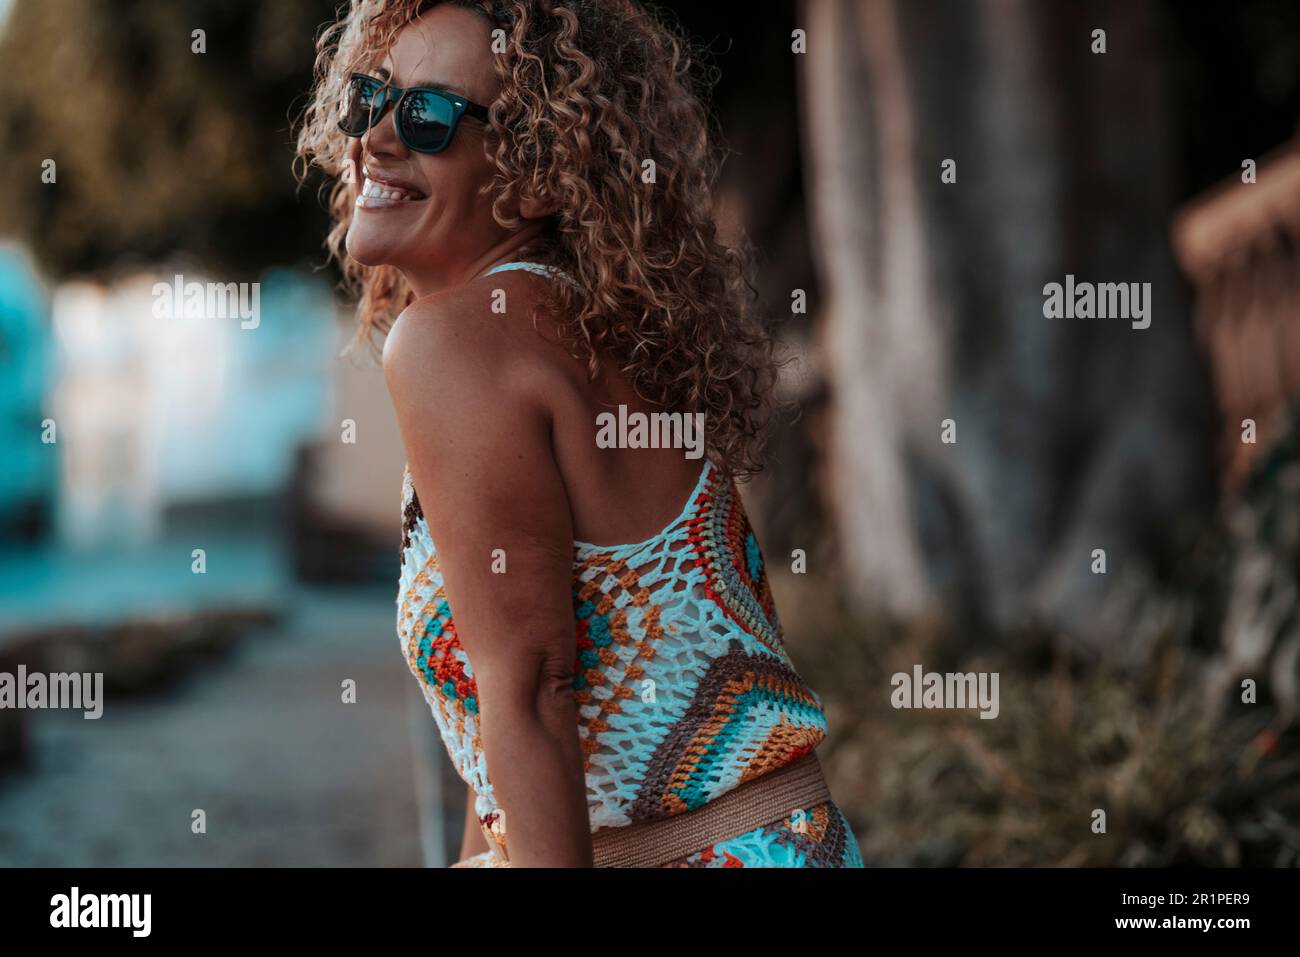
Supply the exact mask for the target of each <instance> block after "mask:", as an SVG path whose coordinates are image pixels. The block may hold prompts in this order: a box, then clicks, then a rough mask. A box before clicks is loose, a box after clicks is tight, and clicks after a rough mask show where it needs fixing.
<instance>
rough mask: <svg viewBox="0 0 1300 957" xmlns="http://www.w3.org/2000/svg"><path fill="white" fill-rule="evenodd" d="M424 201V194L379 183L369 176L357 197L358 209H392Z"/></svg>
mask: <svg viewBox="0 0 1300 957" xmlns="http://www.w3.org/2000/svg"><path fill="white" fill-rule="evenodd" d="M423 199H425V196H424V194H423V193H417V192H415V191H414V190H409V189H404V188H402V187H400V186H394V185H392V184H391V183H381V182H377V181H375V180H372V179H371V178H370V177H369V176H367V177H366V181H365V182H364V183H363V184H362V185H361V193H360V194H359V195H358V196H357V203H356V205H357V208H358V209H392V208H393V207H395V206H401V205H403V204H404V203H418V202H420V201H421V200H423Z"/></svg>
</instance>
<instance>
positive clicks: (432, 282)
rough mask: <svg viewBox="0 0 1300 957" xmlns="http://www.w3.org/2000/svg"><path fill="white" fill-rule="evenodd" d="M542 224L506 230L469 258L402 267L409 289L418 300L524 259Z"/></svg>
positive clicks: (536, 241)
mask: <svg viewBox="0 0 1300 957" xmlns="http://www.w3.org/2000/svg"><path fill="white" fill-rule="evenodd" d="M543 228H544V227H543V224H541V223H530V224H529V225H527V226H525V227H524V228H523V229H521V230H519V231H517V232H513V233H509V234H507V235H505V236H503V237H502V239H501V240H500V241H499V242H497V243H494V244H492V245H490V246H489V247H488V248H486V249H484V250H483V251H482V252H481V253H480V254H478V255H476V256H474V257H473V258H471V259H469V260H461V261H459V262H455V263H431V264H429V265H428V267H427V268H422V269H420V270H419V271H418V272H416V271H413V270H412V271H407V270H403V271H402V275H403V276H404V277H405V279H406V282H407V284H408V285H409V286H410V287H411V291H412V292H414V293H415V296H416V298H417V299H419V298H423V297H424V296H429V295H432V294H434V293H438V292H443V291H445V290H447V289H455V288H457V287H459V286H464V285H467V284H469V283H470V282H473V281H474V280H475V279H477V278H478V277H479V276H481V275H483V273H485V272H487V271H488V270H489V269H491V268H492V267H493V266H499V265H501V264H502V263H508V262H513V261H515V260H518V259H523V258H526V256H527V254H528V253H529V252H534V253H535V252H536V250H537V249H538V248H539V246H540V243H539V240H540V239H541V238H542V233H543Z"/></svg>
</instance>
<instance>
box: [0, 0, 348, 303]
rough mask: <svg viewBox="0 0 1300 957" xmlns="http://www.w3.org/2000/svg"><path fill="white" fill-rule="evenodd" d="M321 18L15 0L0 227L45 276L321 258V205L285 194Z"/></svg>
mask: <svg viewBox="0 0 1300 957" xmlns="http://www.w3.org/2000/svg"><path fill="white" fill-rule="evenodd" d="M332 12H333V3H332V2H331V0H275V2H274V3H228V2H222V0H181V2H160V0H117V2H114V3H104V2H101V0H16V2H15V3H14V5H13V8H12V9H11V11H10V13H9V16H8V19H7V21H6V22H5V24H4V26H3V32H2V33H0V63H3V64H4V67H5V69H4V70H3V71H2V72H0V144H3V149H0V175H3V178H4V181H5V182H6V183H8V184H9V192H8V195H7V197H6V202H5V203H4V204H2V205H0V235H11V236H16V237H17V238H19V239H21V240H22V241H24V242H26V243H27V244H28V245H29V246H30V247H31V249H32V250H33V252H34V254H35V256H36V258H37V260H38V262H39V264H40V266H41V267H42V268H43V270H44V271H46V272H47V273H49V274H51V275H52V276H54V277H56V278H57V277H62V276H66V275H69V274H83V273H95V272H100V271H103V270H107V269H111V268H113V267H114V266H116V265H118V264H119V262H121V261H122V260H123V259H125V260H127V261H128V262H129V260H131V259H132V258H135V259H138V260H140V261H144V262H157V261H165V260H167V259H170V258H172V257H173V256H174V255H175V254H176V253H177V252H183V253H188V254H190V255H192V256H194V257H197V258H199V259H200V260H202V261H203V262H204V263H205V265H207V266H209V267H210V268H214V269H221V270H226V271H233V272H234V273H237V274H244V273H248V272H253V271H256V272H260V271H261V270H262V269H264V268H265V267H266V266H269V265H276V264H284V265H291V264H295V263H297V262H300V261H301V260H303V259H304V258H307V259H310V260H311V261H313V262H320V261H322V260H323V258H324V257H323V254H322V253H321V238H322V236H323V235H324V229H325V219H324V213H323V211H322V209H321V206H320V204H319V203H318V202H317V200H316V195H315V191H314V190H313V189H310V188H304V190H303V191H302V193H301V195H298V194H297V191H296V188H295V183H294V179H293V175H292V169H291V161H292V145H291V136H290V124H291V109H293V108H295V107H298V106H301V104H302V102H303V100H302V97H303V96H304V95H305V93H306V91H307V89H308V87H309V85H310V70H311V63H312V59H313V55H314V51H313V40H314V38H315V36H316V33H317V31H318V29H319V27H320V26H321V24H323V23H324V22H325V21H327V20H328V19H330V17H331V16H332ZM196 29H202V30H204V31H206V52H204V53H194V52H191V44H192V42H193V41H192V39H191V32H192V31H193V30H196ZM46 159H53V160H54V161H55V162H56V164H57V181H56V182H55V183H54V184H45V183H43V182H42V180H41V172H42V162H43V161H44V160H46Z"/></svg>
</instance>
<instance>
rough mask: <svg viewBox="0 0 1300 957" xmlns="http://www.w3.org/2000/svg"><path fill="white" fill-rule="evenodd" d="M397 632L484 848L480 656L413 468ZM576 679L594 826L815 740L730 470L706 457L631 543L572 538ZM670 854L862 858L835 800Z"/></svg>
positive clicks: (772, 861) (714, 858)
mask: <svg viewBox="0 0 1300 957" xmlns="http://www.w3.org/2000/svg"><path fill="white" fill-rule="evenodd" d="M402 516H403V528H402V573H401V581H400V585H399V589H398V596H397V605H398V614H397V632H398V638H399V640H400V642H401V646H402V651H403V654H404V655H405V657H406V659H407V662H408V664H409V665H410V668H411V671H412V673H413V674H414V675H415V676H416V678H417V679H418V680H419V682H420V686H421V688H422V690H423V693H424V696H425V699H426V700H427V701H428V703H429V706H430V708H431V710H432V713H433V717H434V721H435V722H436V723H437V726H438V730H439V732H440V733H441V735H442V738H443V742H444V743H445V745H446V747H447V751H448V753H449V754H450V756H451V759H452V763H453V764H454V766H455V768H456V771H457V773H459V774H460V776H461V777H462V778H463V779H464V780H465V781H466V782H467V783H468V784H469V785H470V786H471V787H472V788H473V790H474V793H475V795H476V811H477V814H478V818H479V821H480V824H481V825H482V827H483V831H484V834H485V836H486V837H487V838H488V843H489V846H490V847H492V848H493V850H492V851H490V852H488V853H487V854H486V855H478V856H477V857H476V858H473V859H470V860H467V861H463V862H461V866H467V867H474V866H500V865H502V864H505V863H507V857H506V853H505V822H504V814H503V813H502V811H501V809H500V808H498V807H497V805H496V803H495V801H494V800H493V791H492V785H491V781H490V777H489V774H488V769H487V765H486V761H485V758H484V754H483V748H482V741H481V739H480V737H479V724H478V701H477V691H476V688H475V684H474V669H473V667H472V665H471V664H470V661H469V658H468V656H467V655H466V654H465V651H464V649H463V648H462V647H461V645H460V642H459V640H458V639H457V635H456V626H455V622H454V620H453V618H452V613H451V608H450V606H449V604H448V599H447V595H446V592H445V589H444V586H443V579H442V573H441V571H440V570H439V568H438V560H437V552H436V550H435V548H434V544H433V541H432V540H431V538H430V535H429V530H428V526H427V524H426V523H425V520H424V514H423V511H422V510H421V508H420V503H419V500H418V497H417V496H416V494H415V489H414V486H413V485H412V483H411V477H410V473H409V471H408V472H407V473H406V474H405V476H404V480H403V492H402ZM573 601H574V612H575V619H576V625H577V640H578V653H577V660H576V661H575V663H574V689H575V695H576V700H577V703H578V711H579V716H578V736H579V740H580V741H581V746H582V753H583V756H584V767H585V772H586V780H587V802H588V809H589V812H590V817H591V827H592V830H593V831H595V830H597V829H599V828H604V827H621V826H625V825H628V824H632V823H636V822H640V821H647V820H653V819H656V818H663V817H669V816H671V815H674V814H678V813H682V812H685V811H690V810H693V809H695V808H698V807H700V806H701V805H702V804H705V803H706V802H708V801H710V800H712V799H714V798H716V797H718V796H719V795H721V794H724V793H726V792H727V791H730V790H731V789H732V788H734V787H736V786H737V785H739V784H742V783H743V782H746V781H749V780H752V779H753V778H757V777H760V776H761V775H764V774H767V773H769V772H771V771H774V770H776V769H777V768H781V767H784V766H785V765H787V764H790V763H791V762H793V761H796V760H798V759H799V758H801V757H803V756H804V755H805V754H807V753H808V752H809V751H812V750H813V749H814V748H816V747H817V745H818V744H819V743H820V742H821V741H822V739H823V738H824V737H825V734H826V719H825V716H824V715H823V713H822V706H821V701H820V699H819V698H818V697H817V695H816V694H815V693H814V692H813V691H812V690H811V689H810V688H808V686H807V685H805V684H804V683H803V681H802V680H801V679H800V678H799V675H798V674H797V673H796V671H795V669H794V666H793V665H792V664H791V661H790V658H789V655H788V654H787V653H786V650H785V647H784V645H783V643H782V636H781V625H780V621H779V620H778V618H777V614H776V608H775V605H774V604H773V601H772V595H771V591H770V589H769V587H768V581H767V574H766V568H765V565H764V563H763V556H762V553H761V551H760V549H759V546H758V541H757V539H756V538H755V536H754V532H753V530H752V528H751V527H750V525H749V521H748V519H747V517H746V515H745V511H744V507H743V504H742V503H741V500H740V496H739V494H738V493H737V491H736V488H735V485H734V483H732V482H730V481H724V479H723V478H722V475H721V473H720V472H719V471H718V470H717V468H716V467H715V466H714V465H713V464H712V463H711V462H707V461H706V462H705V465H704V467H703V468H702V469H701V472H700V478H699V481H698V482H697V483H696V486H695V489H694V490H693V491H692V493H691V496H690V498H689V499H688V501H687V504H686V506H685V508H684V509H683V510H682V512H681V514H679V515H678V516H677V518H675V519H674V520H673V521H672V522H670V523H669V524H668V526H667V527H665V528H664V530H663V531H661V532H660V533H659V534H658V535H655V536H654V537H652V538H650V539H647V540H646V541H644V542H638V543H636V544H633V545H622V546H616V547H611V546H596V545H591V544H587V543H584V542H575V543H574V563H573ZM791 813H792V814H794V815H795V816H796V817H797V818H798V819H797V820H792V819H790V818H787V819H786V820H784V821H777V822H773V823H772V824H769V825H766V826H764V827H761V828H757V829H756V830H754V831H751V832H749V833H748V834H744V835H742V836H740V837H737V838H733V839H731V840H728V841H724V842H721V843H719V844H716V845H714V846H713V847H711V848H707V849H703V850H701V851H699V852H697V853H695V854H692V855H690V856H689V857H687V858H683V859H682V860H680V861H675V862H672V864H670V865H669V866H683V867H855V866H857V867H860V866H861V864H862V859H861V855H860V853H859V851H858V845H857V842H856V841H855V839H854V837H853V832H852V830H851V829H850V828H849V826H848V823H847V821H845V819H844V816H843V814H842V813H841V812H840V810H839V808H837V807H836V806H835V805H834V804H833V803H829V802H828V803H826V804H822V805H818V806H817V807H816V808H809V809H805V810H803V811H796V810H795V809H792V811H791Z"/></svg>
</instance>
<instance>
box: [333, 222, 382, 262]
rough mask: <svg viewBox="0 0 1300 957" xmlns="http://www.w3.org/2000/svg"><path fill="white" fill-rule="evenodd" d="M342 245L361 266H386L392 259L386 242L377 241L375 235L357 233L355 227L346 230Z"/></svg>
mask: <svg viewBox="0 0 1300 957" xmlns="http://www.w3.org/2000/svg"><path fill="white" fill-rule="evenodd" d="M344 246H345V248H346V249H347V251H348V256H350V257H351V258H352V259H353V260H354V261H356V262H359V263H360V264H361V265H363V266H387V265H390V264H391V263H392V261H393V257H392V250H390V249H388V248H387V246H388V244H387V243H384V242H377V241H376V240H375V237H368V236H366V235H365V234H364V233H358V232H357V230H356V229H355V227H354V228H353V229H350V230H348V236H347V240H346V241H345V243H344Z"/></svg>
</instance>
